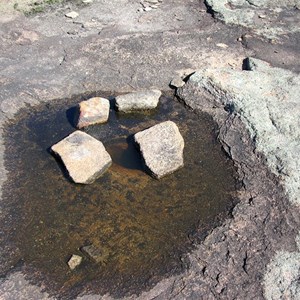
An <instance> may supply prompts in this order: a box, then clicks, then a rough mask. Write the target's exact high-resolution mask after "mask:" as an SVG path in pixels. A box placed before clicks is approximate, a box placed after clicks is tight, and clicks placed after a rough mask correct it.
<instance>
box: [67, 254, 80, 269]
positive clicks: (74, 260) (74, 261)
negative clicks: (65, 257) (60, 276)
mask: <svg viewBox="0 0 300 300" xmlns="http://www.w3.org/2000/svg"><path fill="white" fill-rule="evenodd" d="M81 261H82V257H81V256H79V255H76V254H73V255H72V256H71V258H70V259H69V261H68V265H69V267H70V269H71V270H74V269H75V268H76V267H78V266H79V265H80V264H81Z"/></svg>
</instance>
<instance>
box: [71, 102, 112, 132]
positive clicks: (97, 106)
mask: <svg viewBox="0 0 300 300" xmlns="http://www.w3.org/2000/svg"><path fill="white" fill-rule="evenodd" d="M109 106H110V105H109V100H107V99H105V98H101V97H94V98H91V99H89V100H86V101H82V102H80V103H79V118H78V124H77V128H78V129H81V128H83V127H87V126H90V125H94V124H101V123H105V122H107V120H108V116H109Z"/></svg>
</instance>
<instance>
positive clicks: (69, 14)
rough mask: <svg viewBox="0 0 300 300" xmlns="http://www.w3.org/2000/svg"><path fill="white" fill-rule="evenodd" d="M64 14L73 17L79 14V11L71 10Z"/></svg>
mask: <svg viewBox="0 0 300 300" xmlns="http://www.w3.org/2000/svg"><path fill="white" fill-rule="evenodd" d="M65 16H66V17H67V18H70V19H75V18H77V17H78V16H79V13H77V12H76V11H71V12H69V13H67V14H65Z"/></svg>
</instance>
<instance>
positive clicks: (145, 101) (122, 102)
mask: <svg viewBox="0 0 300 300" xmlns="http://www.w3.org/2000/svg"><path fill="white" fill-rule="evenodd" d="M160 96H161V91H158V90H149V91H139V92H134V93H130V94H126V95H120V96H117V97H116V107H117V109H118V111H122V112H131V111H135V110H148V109H153V108H155V107H156V106H157V104H158V101H159V98H160Z"/></svg>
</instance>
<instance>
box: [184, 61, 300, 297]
mask: <svg viewBox="0 0 300 300" xmlns="http://www.w3.org/2000/svg"><path fill="white" fill-rule="evenodd" d="M244 67H245V68H246V69H247V70H244V71H240V70H229V69H206V70H203V71H198V72H196V73H195V74H194V75H192V76H191V77H190V79H189V81H188V82H187V84H186V85H185V86H184V87H183V88H182V89H179V91H178V94H179V95H180V96H181V98H183V99H184V101H185V103H186V104H187V105H189V106H191V107H192V108H194V109H196V110H204V111H206V112H208V113H210V114H211V115H213V116H214V118H215V119H216V120H217V121H218V122H220V120H223V121H222V123H221V124H222V126H221V129H220V136H219V138H220V140H221V141H222V143H223V146H224V149H225V150H226V151H227V152H228V154H229V155H230V157H232V159H233V160H234V161H236V162H238V164H239V166H240V167H241V166H242V169H243V171H242V174H243V175H242V176H243V178H244V179H243V183H244V184H245V188H246V190H247V191H248V192H250V194H249V196H248V197H249V200H248V202H243V201H242V202H241V203H239V204H238V205H237V206H236V207H235V209H234V212H233V220H231V221H230V222H229V223H228V229H225V228H226V227H227V225H225V224H224V225H223V226H222V227H220V228H218V229H216V231H215V232H214V233H213V234H212V235H210V237H208V238H207V239H206V241H205V242H204V244H203V247H202V246H201V249H202V250H201V249H200V252H201V251H202V253H204V252H203V250H204V249H205V248H206V250H205V251H207V252H206V253H207V254H208V255H209V256H210V257H211V258H212V259H214V258H215V257H216V255H215V254H213V253H212V251H213V252H214V251H216V249H218V250H217V251H219V255H221V256H222V255H223V258H224V259H223V260H222V261H220V264H219V266H217V265H215V266H210V267H209V268H210V271H208V269H207V267H205V274H204V277H205V278H208V277H210V278H211V279H213V278H215V276H217V277H218V280H217V281H218V283H217V285H216V287H217V288H216V290H215V292H216V293H217V294H218V295H219V294H220V295H221V296H220V299H233V298H235V297H236V296H237V295H241V290H239V288H234V285H236V283H237V281H236V280H237V278H239V281H240V282H248V283H247V286H248V288H247V291H246V290H245V289H244V290H243V291H244V294H243V298H251V297H254V298H256V299H265V298H266V299H268V300H271V299H272V300H274V299H293V300H294V299H299V298H300V289H299V284H298V282H297V280H296V278H299V274H300V268H299V264H298V262H297V260H299V250H298V249H297V247H296V245H297V243H298V244H299V239H298V240H296V242H295V236H296V235H297V233H298V230H299V159H297V156H298V153H299V125H297V124H299V123H298V122H299V115H300V114H299V110H300V104H299V99H300V98H299V92H300V88H299V86H300V85H299V80H300V79H299V75H297V74H294V73H292V72H289V71H286V70H283V69H279V68H272V67H271V66H270V65H269V64H268V63H266V62H263V61H260V60H257V59H248V61H246V62H245V66H244ZM224 108H225V110H224ZM220 109H223V112H220ZM239 120H241V122H242V123H243V124H244V125H245V126H246V129H247V131H248V132H249V134H250V141H252V144H249V145H248V147H245V146H244V147H243V148H244V150H242V149H241V148H240V147H241V146H242V145H243V143H244V142H245V141H246V140H247V138H246V137H245V136H243V134H242V133H241V134H238V133H237V130H239V129H238V126H237V124H238V122H239ZM243 131H245V130H243ZM251 149H252V150H251ZM259 153H263V155H261V154H259ZM251 157H252V158H251ZM257 160H261V161H262V162H263V161H265V163H266V164H267V165H268V166H269V168H270V169H271V171H272V172H273V174H274V173H275V174H276V175H277V176H276V177H275V176H274V175H273V178H272V177H270V175H268V178H269V179H267V178H264V175H263V173H260V172H261V171H258V169H256V171H255V170H254V169H253V166H256V167H255V168H257V162H255V161H257ZM240 167H239V168H240ZM276 181H278V183H277V184H276ZM254 182H256V183H255V184H254ZM259 182H260V183H259ZM279 182H281V184H280V183H279ZM269 185H270V187H271V186H273V187H272V188H271V190H269V192H268V193H266V192H265V191H266V186H269ZM263 186H264V187H263ZM281 186H282V187H283V188H284V191H285V194H286V195H287V196H288V197H287V199H288V200H290V203H288V202H287V200H285V199H283V198H281V197H282V196H279V195H280V192H278V191H276V192H275V190H276V189H278V190H280V189H281ZM264 190H265V191H264ZM274 192H275V194H274ZM242 198H243V197H242ZM291 202H292V203H293V204H296V206H293V207H291ZM254 212H255V216H254V215H253V213H254ZM259 220H260V221H259ZM259 224H261V225H259ZM278 226H279V227H280V228H281V229H280V230H279V231H278ZM258 227H260V228H261V230H262V232H263V233H262V235H261V234H258V230H257V228H258ZM224 229H225V231H227V230H228V231H227V233H225V232H224V231H223V230H224ZM232 230H233V231H234V232H235V233H234V234H233V233H232V234H231V233H230V232H231V231H232ZM236 230H237V231H236ZM217 232H218V233H217ZM236 232H239V233H238V235H239V236H240V237H241V236H244V237H247V238H246V240H245V241H243V239H239V238H237V239H235V238H233V236H234V235H235V234H236ZM287 232H289V233H287ZM215 233H216V235H215ZM288 235H289V236H288ZM250 237H251V238H250ZM218 238H220V241H221V240H222V242H218ZM286 238H290V241H289V242H288V241H287V240H285V241H283V239H286ZM233 240H235V242H234V241H233ZM223 241H224V242H223ZM246 244H248V246H246ZM226 245H228V252H227V254H226V251H227V250H226V248H227V246H226ZM250 245H251V246H250ZM244 247H245V248H244ZM242 249H244V250H242ZM221 253H222V254H221ZM228 253H231V254H230V255H229V256H228ZM233 253H236V254H233ZM243 253H244V254H243ZM254 253H255V254H254ZM232 254H233V255H234V257H235V259H236V258H237V257H239V259H240V258H241V257H242V256H243V257H244V258H243V259H242V260H241V261H240V262H239V263H238V262H236V263H234V262H233V261H231V259H230V257H231V256H232ZM198 255H199V253H198ZM253 255H255V257H256V258H254V256H253ZM257 255H258V256H257ZM274 255H275V256H274ZM259 257H260V258H259ZM197 260H199V261H202V260H203V258H201V255H199V256H198V257H197ZM257 260H258V261H260V263H259V268H258V267H257V263H258V261H257ZM205 261H206V262H207V261H208V258H206V259H205ZM224 261H227V263H228V264H227V263H225V264H224ZM255 261H256V263H255ZM223 264H224V265H223ZM205 265H207V264H205ZM238 265H240V266H238ZM223 267H224V268H223ZM209 273H210V274H209ZM234 273H235V275H233V274H234ZM245 276H246V277H247V278H245ZM243 277H244V279H242V278H243ZM259 278H261V280H259ZM209 281H210V280H209ZM234 282H235V283H234ZM250 282H251V283H250ZM211 283H212V282H210V283H209V286H210V287H211V286H212V285H211ZM261 287H264V289H262V288H261ZM246 293H247V295H246ZM254 295H255V296H254Z"/></svg>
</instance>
